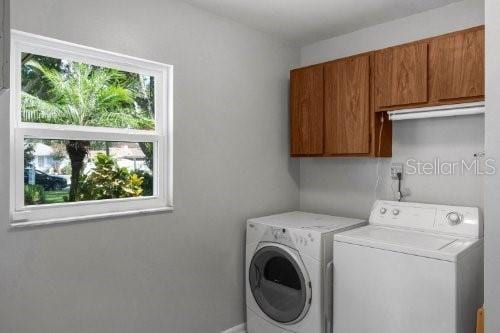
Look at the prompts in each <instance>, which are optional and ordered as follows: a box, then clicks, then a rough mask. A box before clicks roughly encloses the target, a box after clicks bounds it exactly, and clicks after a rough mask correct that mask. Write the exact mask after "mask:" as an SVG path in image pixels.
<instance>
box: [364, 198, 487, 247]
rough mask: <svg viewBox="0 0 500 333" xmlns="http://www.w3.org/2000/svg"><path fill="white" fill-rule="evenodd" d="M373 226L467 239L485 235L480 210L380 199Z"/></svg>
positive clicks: (373, 215)
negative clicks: (457, 236)
mask: <svg viewBox="0 0 500 333" xmlns="http://www.w3.org/2000/svg"><path fill="white" fill-rule="evenodd" d="M369 223H370V224H378V225H385V226H393V227H403V228H411V229H416V230H423V231H431V232H436V233H443V234H449V235H459V236H465V237H474V238H481V237H482V236H483V223H482V220H481V219H480V216H479V209H478V208H477V207H462V206H447V205H433V204H422V203H414V202H399V201H385V200H377V201H375V203H374V204H373V207H372V210H371V213H370V221H369Z"/></svg>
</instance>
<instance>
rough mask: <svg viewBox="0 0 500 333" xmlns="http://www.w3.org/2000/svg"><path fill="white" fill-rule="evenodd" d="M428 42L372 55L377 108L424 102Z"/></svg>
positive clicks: (426, 98) (398, 47)
mask: <svg viewBox="0 0 500 333" xmlns="http://www.w3.org/2000/svg"><path fill="white" fill-rule="evenodd" d="M427 48H428V44H427V43H425V42H424V43H413V44H408V45H403V46H396V47H391V48H388V49H384V50H380V51H376V52H375V106H376V108H378V109H384V108H391V107H398V106H404V105H415V104H422V103H426V102H427V100H428V97H427V63H428V61H427Z"/></svg>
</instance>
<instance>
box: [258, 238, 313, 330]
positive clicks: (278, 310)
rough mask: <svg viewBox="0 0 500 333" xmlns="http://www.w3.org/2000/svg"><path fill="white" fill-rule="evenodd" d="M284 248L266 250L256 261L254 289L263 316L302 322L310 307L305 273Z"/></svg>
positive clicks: (272, 246)
mask: <svg viewBox="0 0 500 333" xmlns="http://www.w3.org/2000/svg"><path fill="white" fill-rule="evenodd" d="M301 266H302V265H300V264H299V263H298V262H297V260H295V259H294V257H293V256H292V255H291V254H290V253H289V252H288V251H287V250H286V248H285V247H281V246H274V245H270V246H264V247H262V248H260V249H259V250H258V251H257V252H256V253H255V255H254V256H253V258H252V261H251V263H250V268H249V281H250V289H251V291H252V294H253V297H254V298H255V301H256V302H257V304H258V305H259V307H260V309H261V310H262V312H264V313H265V314H266V315H267V316H269V318H271V319H273V320H274V321H277V322H280V323H291V322H294V321H296V320H299V319H301V316H303V315H304V314H305V313H306V312H307V310H308V306H309V300H308V299H307V295H308V290H307V287H308V286H307V284H308V281H306V278H305V277H304V272H303V271H302V270H301V268H300V267H301Z"/></svg>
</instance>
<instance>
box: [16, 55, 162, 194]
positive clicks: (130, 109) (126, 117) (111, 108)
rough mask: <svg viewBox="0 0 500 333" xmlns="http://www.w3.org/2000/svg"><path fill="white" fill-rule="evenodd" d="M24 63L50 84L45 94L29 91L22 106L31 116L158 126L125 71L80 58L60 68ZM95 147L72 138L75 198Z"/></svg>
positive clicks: (67, 121)
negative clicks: (129, 86)
mask: <svg viewBox="0 0 500 333" xmlns="http://www.w3.org/2000/svg"><path fill="white" fill-rule="evenodd" d="M23 65H24V66H26V68H27V72H28V73H33V72H37V73H38V74H39V75H40V76H41V78H42V79H43V80H44V81H45V82H47V87H48V89H47V90H46V91H44V92H43V98H42V97H40V95H38V94H36V93H35V94H33V93H30V92H28V91H23V93H22V103H21V108H22V110H21V111H22V119H23V121H25V122H39V123H51V124H66V125H79V126H100V127H118V128H134V129H152V128H154V120H153V117H151V115H150V114H149V113H148V111H147V110H143V109H141V108H138V107H137V106H136V104H137V103H135V99H134V92H133V91H132V90H131V89H127V88H126V87H124V86H123V85H121V84H120V82H124V81H125V80H126V75H127V74H126V73H125V72H122V71H118V70H115V69H109V68H103V67H97V66H92V65H87V64H83V63H76V62H73V63H64V62H62V63H61V66H60V67H59V68H57V69H56V68H50V67H48V66H45V65H42V64H40V62H38V61H36V60H28V61H27V62H26V63H25V64H23ZM89 147H90V142H89V141H80V140H69V141H68V142H67V143H66V151H67V153H68V156H69V158H70V161H71V169H72V171H71V186H70V193H69V201H76V200H78V192H79V179H80V175H81V171H82V169H83V166H84V159H85V156H86V155H87V153H88V149H89Z"/></svg>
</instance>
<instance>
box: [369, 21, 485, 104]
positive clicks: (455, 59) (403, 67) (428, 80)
mask: <svg viewBox="0 0 500 333" xmlns="http://www.w3.org/2000/svg"><path fill="white" fill-rule="evenodd" d="M374 89H375V111H388V110H394V109H404V108H414V107H425V106H435V105H442V104H456V103H464V102H473V101H481V100H484V27H483V26H481V27H475V28H471V29H467V30H463V31H458V32H453V33H450V34H446V35H443V36H438V37H434V38H429V39H426V40H423V41H418V42H414V43H410V44H405V45H400V46H395V47H390V48H387V49H383V50H379V51H375V87H374Z"/></svg>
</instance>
